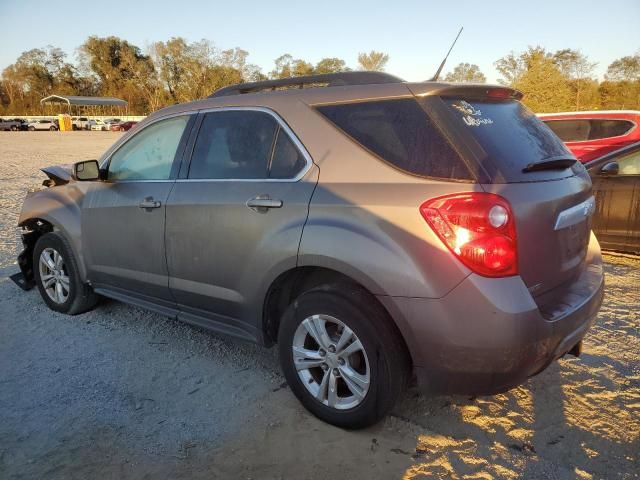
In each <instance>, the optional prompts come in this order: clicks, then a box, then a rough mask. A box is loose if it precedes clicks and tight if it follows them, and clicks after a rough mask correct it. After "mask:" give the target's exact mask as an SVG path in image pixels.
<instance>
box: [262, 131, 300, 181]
mask: <svg viewBox="0 0 640 480" xmlns="http://www.w3.org/2000/svg"><path fill="white" fill-rule="evenodd" d="M276 135H277V139H276V144H275V146H274V149H273V157H272V158H271V165H270V166H269V178H281V179H283V178H294V177H296V176H297V175H298V173H300V171H302V169H303V168H304V167H305V165H306V160H305V158H304V157H303V156H302V153H301V152H300V150H298V147H296V146H295V145H294V143H293V141H292V140H291V138H290V137H289V135H288V134H287V132H285V131H284V130H283V129H282V127H280V128H279V129H278V133H277V134H276Z"/></svg>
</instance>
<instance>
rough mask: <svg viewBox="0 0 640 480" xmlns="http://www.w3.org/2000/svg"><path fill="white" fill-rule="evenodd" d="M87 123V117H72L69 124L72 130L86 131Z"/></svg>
mask: <svg viewBox="0 0 640 480" xmlns="http://www.w3.org/2000/svg"><path fill="white" fill-rule="evenodd" d="M88 123H89V118H88V117H72V118H71V124H72V125H73V127H72V128H73V129H74V130H87V124H88Z"/></svg>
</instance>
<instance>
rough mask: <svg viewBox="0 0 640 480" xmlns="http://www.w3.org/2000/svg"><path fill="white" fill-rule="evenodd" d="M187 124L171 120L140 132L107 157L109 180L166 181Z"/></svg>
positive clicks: (179, 119)
mask: <svg viewBox="0 0 640 480" xmlns="http://www.w3.org/2000/svg"><path fill="white" fill-rule="evenodd" d="M188 122H189V116H188V115H184V116H180V117H173V118H169V119H167V120H161V121H159V122H156V123H154V124H153V125H150V126H148V127H147V128H145V129H144V130H142V131H140V133H138V134H137V135H135V136H134V137H133V138H131V140H129V141H128V142H127V143H125V144H124V145H123V146H122V147H120V149H118V150H117V151H116V152H115V153H114V154H113V155H112V156H111V161H110V162H109V175H108V178H109V180H167V179H168V178H169V176H170V175H171V167H172V165H173V160H174V157H175V156H176V151H177V150H178V145H179V144H180V139H181V138H182V134H183V133H184V129H185V128H186V126H187V123H188Z"/></svg>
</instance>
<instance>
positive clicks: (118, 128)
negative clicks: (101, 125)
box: [111, 121, 138, 132]
mask: <svg viewBox="0 0 640 480" xmlns="http://www.w3.org/2000/svg"><path fill="white" fill-rule="evenodd" d="M137 123H138V122H134V121H128V122H122V123H116V124H114V125H112V126H111V130H113V131H114V132H128V131H129V130H131V129H132V128H133V127H134V126H135V125H136V124H137Z"/></svg>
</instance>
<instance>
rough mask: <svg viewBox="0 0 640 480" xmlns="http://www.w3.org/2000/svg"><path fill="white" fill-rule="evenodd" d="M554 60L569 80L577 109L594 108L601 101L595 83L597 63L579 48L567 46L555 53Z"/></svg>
mask: <svg viewBox="0 0 640 480" xmlns="http://www.w3.org/2000/svg"><path fill="white" fill-rule="evenodd" d="M552 58H553V61H554V62H555V64H556V65H557V66H558V68H559V69H560V71H561V72H562V74H563V75H564V76H565V77H566V78H567V79H568V80H569V88H570V89H571V91H572V94H573V95H572V96H573V102H572V103H573V106H574V108H575V109H576V110H580V109H584V108H593V107H594V106H597V105H598V103H599V99H598V98H597V97H598V90H597V87H596V88H595V89H594V88H593V87H594V85H593V83H594V82H593V78H592V77H593V70H594V68H595V67H596V65H597V63H591V62H590V61H589V59H588V57H587V56H586V55H584V54H583V53H582V52H580V51H579V50H572V49H570V48H565V49H563V50H558V51H557V52H556V53H554V54H553V57H552Z"/></svg>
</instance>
